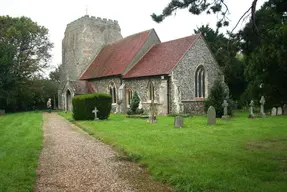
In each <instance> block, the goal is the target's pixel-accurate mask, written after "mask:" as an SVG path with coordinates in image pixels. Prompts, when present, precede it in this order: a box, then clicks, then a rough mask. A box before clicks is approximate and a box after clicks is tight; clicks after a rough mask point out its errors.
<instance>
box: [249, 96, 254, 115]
mask: <svg viewBox="0 0 287 192" xmlns="http://www.w3.org/2000/svg"><path fill="white" fill-rule="evenodd" d="M249 106H250V109H249V116H248V117H249V118H254V113H253V107H254V101H253V100H251V102H250V104H249Z"/></svg>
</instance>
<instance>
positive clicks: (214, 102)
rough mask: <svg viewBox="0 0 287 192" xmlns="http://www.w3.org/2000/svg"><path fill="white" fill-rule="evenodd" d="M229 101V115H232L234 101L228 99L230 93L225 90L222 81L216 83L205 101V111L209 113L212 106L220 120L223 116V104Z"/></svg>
mask: <svg viewBox="0 0 287 192" xmlns="http://www.w3.org/2000/svg"><path fill="white" fill-rule="evenodd" d="M225 99H226V100H227V102H228V104H229V107H228V115H232V100H231V99H229V98H228V93H227V91H226V90H225V88H224V85H223V84H222V82H221V81H220V80H218V79H217V80H216V81H214V84H213V86H212V87H211V89H210V94H209V95H208V98H207V99H206V100H205V101H204V110H205V112H207V110H208V108H209V107H210V106H213V107H214V108H215V111H216V117H218V118H220V117H222V115H223V107H222V103H223V101H224V100H225Z"/></svg>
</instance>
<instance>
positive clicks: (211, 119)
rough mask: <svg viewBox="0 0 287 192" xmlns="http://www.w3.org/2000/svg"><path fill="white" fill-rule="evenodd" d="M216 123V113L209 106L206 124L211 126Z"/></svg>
mask: <svg viewBox="0 0 287 192" xmlns="http://www.w3.org/2000/svg"><path fill="white" fill-rule="evenodd" d="M215 123H216V112H215V109H214V107H213V106H210V107H209V108H208V110H207V124H208V125H213V124H215Z"/></svg>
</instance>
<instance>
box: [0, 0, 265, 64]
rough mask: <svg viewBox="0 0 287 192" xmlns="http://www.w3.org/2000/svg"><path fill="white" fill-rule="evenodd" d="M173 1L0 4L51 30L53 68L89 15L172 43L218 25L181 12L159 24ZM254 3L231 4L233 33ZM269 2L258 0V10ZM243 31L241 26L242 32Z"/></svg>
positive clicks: (6, 0)
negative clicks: (69, 32)
mask: <svg viewBox="0 0 287 192" xmlns="http://www.w3.org/2000/svg"><path fill="white" fill-rule="evenodd" d="M169 2H170V0H48V1H47V0H45V1H43V0H0V15H9V16H12V17H18V16H26V17H30V18H31V19H32V20H33V21H36V22H37V23H38V24H39V25H43V26H45V27H46V28H48V29H49V34H50V40H51V41H52V42H53V43H54V49H53V50H52V55H53V59H52V61H51V67H54V66H57V65H58V64H60V63H61V61H62V55H61V53H62V51H61V49H62V48H61V46H62V45H61V42H62V39H63V37H64V31H65V28H66V25H67V24H68V23H70V22H72V21H73V20H75V19H77V18H79V17H82V16H84V15H85V14H86V7H88V15H91V16H96V17H102V18H108V19H113V20H118V22H119V25H120V27H121V30H122V35H123V37H126V36H128V35H131V34H134V33H137V32H141V31H144V30H147V29H151V28H154V29H155V30H156V32H157V34H158V36H159V38H160V39H161V41H162V42H163V41H168V40H172V39H176V38H180V37H184V36H188V35H191V34H193V30H194V29H196V27H197V26H201V25H205V24H210V26H211V27H215V25H216V21H217V19H216V16H215V15H209V16H207V15H200V16H194V15H192V14H190V13H189V12H188V10H180V11H177V13H176V16H170V17H168V18H167V19H165V20H164V21H163V22H162V23H159V24H158V23H155V22H154V21H153V20H152V19H151V17H150V15H151V14H152V13H156V14H159V13H161V11H162V9H163V8H164V7H165V6H166V5H167V4H168V3H169ZM251 2H252V1H251V0H240V1H239V0H227V5H228V6H229V10H230V13H231V14H230V15H229V19H230V20H231V22H230V26H229V27H228V28H224V29H222V30H221V31H222V32H225V31H226V30H227V29H229V30H230V29H232V28H233V27H234V25H235V24H236V23H237V21H238V19H239V18H240V17H241V15H242V14H243V13H244V12H245V11H246V10H247V9H248V8H249V7H250V5H251ZM264 2H265V0H258V4H257V9H258V8H260V6H261V5H262V4H263V3H264ZM240 27H242V26H241V25H239V28H240Z"/></svg>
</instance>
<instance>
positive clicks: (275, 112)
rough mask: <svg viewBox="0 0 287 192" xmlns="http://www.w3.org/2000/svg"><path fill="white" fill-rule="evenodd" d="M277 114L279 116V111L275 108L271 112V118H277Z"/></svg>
mask: <svg viewBox="0 0 287 192" xmlns="http://www.w3.org/2000/svg"><path fill="white" fill-rule="evenodd" d="M276 114H277V109H276V107H273V108H272V110H271V116H276Z"/></svg>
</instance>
